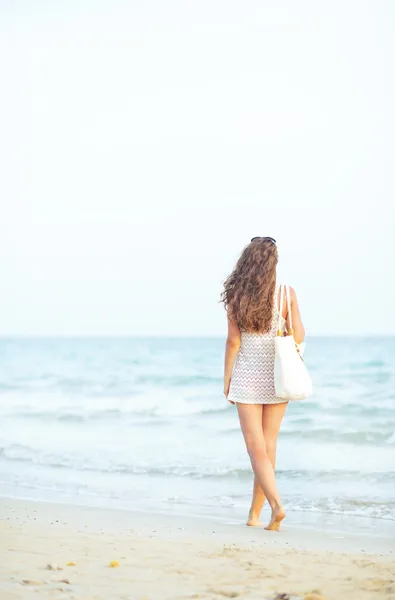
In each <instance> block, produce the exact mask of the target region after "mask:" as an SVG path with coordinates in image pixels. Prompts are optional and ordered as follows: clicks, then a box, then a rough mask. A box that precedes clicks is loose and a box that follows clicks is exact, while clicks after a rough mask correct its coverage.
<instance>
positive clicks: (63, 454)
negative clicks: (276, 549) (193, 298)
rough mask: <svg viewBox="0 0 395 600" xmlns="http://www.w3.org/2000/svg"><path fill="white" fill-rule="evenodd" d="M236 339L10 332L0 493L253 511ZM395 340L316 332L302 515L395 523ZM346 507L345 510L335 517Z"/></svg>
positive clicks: (297, 479) (289, 455) (294, 474)
mask: <svg viewBox="0 0 395 600" xmlns="http://www.w3.org/2000/svg"><path fill="white" fill-rule="evenodd" d="M223 350H224V340H222V339H219V338H212V339H209V338H191V339H186V338H185V339H173V338H115V339H112V338H85V339H16V338H15V339H1V340H0V493H1V494H2V495H4V496H8V497H16V498H32V499H36V500H51V501H58V502H72V503H80V504H81V503H82V504H90V505H97V506H105V507H114V508H130V509H137V510H152V511H159V512H173V513H174V512H175V513H182V514H194V515H200V516H208V515H210V516H214V517H216V518H221V519H225V520H230V521H232V520H236V521H237V520H240V519H244V518H245V516H246V514H247V511H248V507H249V500H250V494H251V488H252V473H251V468H250V464H249V460H248V456H247V454H246V451H245V447H244V442H243V439H242V435H241V433H240V429H239V424H238V418H237V411H236V409H235V407H233V406H231V405H230V404H229V403H228V402H227V401H226V399H225V398H224V396H223V394H222V371H223ZM394 357H395V338H390V337H388V338H366V339H365V338H311V339H309V340H308V341H307V349H306V357H305V358H306V363H307V365H308V368H309V370H310V372H311V374H312V377H313V381H314V388H315V389H314V395H313V396H312V397H311V398H310V399H309V400H306V401H303V402H294V403H291V404H290V405H289V406H288V409H287V412H286V415H285V418H284V422H283V425H282V428H281V433H280V437H279V443H278V459H277V478H278V487H279V490H280V493H281V496H282V499H283V502H284V505H285V507H286V509H287V511H288V513H289V515H290V517H291V519H290V522H292V520H293V522H299V523H313V524H314V523H315V524H317V523H324V522H325V523H327V524H331V523H339V518H340V519H342V520H343V521H348V520H349V518H353V519H354V523H357V526H358V523H359V524H360V525H361V528H365V529H371V530H375V529H379V530H381V531H386V532H395V358H394ZM336 519H337V520H336Z"/></svg>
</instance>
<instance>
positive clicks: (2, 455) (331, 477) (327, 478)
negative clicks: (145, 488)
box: [0, 444, 395, 484]
mask: <svg viewBox="0 0 395 600" xmlns="http://www.w3.org/2000/svg"><path fill="white" fill-rule="evenodd" d="M0 460H6V461H11V462H19V463H30V464H34V465H37V466H45V467H52V468H56V469H71V470H73V471H90V472H96V473H119V474H125V475H148V476H166V477H169V476H172V477H181V478H187V479H188V478H189V479H216V480H221V479H236V480H240V481H250V480H251V477H252V472H251V469H250V468H249V467H245V468H244V467H237V468H235V467H232V466H222V467H220V466H215V465H213V466H207V465H205V464H199V465H180V464H167V465H159V466H152V465H150V464H149V465H148V464H143V463H141V464H128V463H121V462H117V461H116V460H115V459H114V458H113V459H111V458H108V457H106V456H102V457H100V458H96V460H92V459H89V458H88V457H85V458H82V457H81V456H80V455H73V454H55V453H47V452H43V451H41V450H37V449H35V448H32V447H30V446H26V445H23V444H11V445H9V446H8V447H0ZM276 475H277V477H278V478H279V479H281V478H286V479H288V480H289V479H295V480H297V479H303V480H305V481H319V482H320V483H325V482H328V483H330V482H339V481H340V480H343V481H346V480H347V481H348V480H350V479H354V478H355V477H360V471H359V470H358V471H351V470H340V469H338V470H331V471H325V470H318V471H314V470H308V469H300V470H295V469H289V470H287V469H278V470H277V472H276ZM364 480H365V481H367V482H371V483H372V484H374V483H377V482H388V481H395V472H393V471H391V472H369V473H364Z"/></svg>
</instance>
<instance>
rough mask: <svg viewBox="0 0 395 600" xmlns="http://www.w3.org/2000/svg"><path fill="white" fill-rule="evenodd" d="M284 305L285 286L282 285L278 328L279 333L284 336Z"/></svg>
mask: <svg viewBox="0 0 395 600" xmlns="http://www.w3.org/2000/svg"><path fill="white" fill-rule="evenodd" d="M276 302H277V297H276ZM283 306H284V286H283V285H280V310H279V313H278V329H277V335H278V336H280V337H282V336H283V332H282V330H281V317H282V316H283Z"/></svg>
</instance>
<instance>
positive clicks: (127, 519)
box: [0, 498, 395, 600]
mask: <svg viewBox="0 0 395 600" xmlns="http://www.w3.org/2000/svg"><path fill="white" fill-rule="evenodd" d="M0 514H1V521H0V527H1V535H0V539H1V543H0V564H1V569H0V573H1V583H0V590H1V595H0V597H1V599H2V600H3V599H4V600H23V599H24V598H30V597H31V590H32V589H34V590H35V591H36V593H37V594H38V596H39V597H40V596H41V597H42V598H53V597H58V596H56V595H54V594H55V592H54V590H55V589H56V586H58V588H59V589H60V588H62V589H63V590H64V594H63V595H64V597H70V598H75V599H78V600H79V599H81V600H86V599H88V598H89V599H91V600H96V599H98V600H101V599H103V600H104V599H106V600H107V599H109V598H111V599H114V600H115V599H118V598H119V599H122V600H123V599H127V598H130V599H132V598H133V599H139V598H146V599H151V600H152V599H156V598H158V599H159V598H161V599H166V598H169V599H171V598H192V597H195V598H199V597H200V598H221V597H222V598H224V597H240V598H260V600H264V599H266V598H268V599H271V598H274V597H275V594H276V593H286V594H293V595H294V596H295V597H296V598H305V597H306V595H307V594H308V593H309V592H312V591H313V590H320V592H321V594H322V596H323V597H324V598H325V599H327V600H330V599H331V598H333V600H335V599H337V600H338V599H339V598H347V600H350V599H352V600H353V599H355V600H370V599H374V598H383V599H385V600H387V599H388V600H389V599H393V598H394V597H395V576H394V571H393V553H394V544H393V541H392V539H390V538H388V537H379V536H369V535H365V534H360V533H359V534H351V533H350V534H347V535H339V534H338V533H336V532H333V533H332V534H328V532H318V531H313V530H309V529H303V528H299V527H291V526H287V524H286V523H285V524H284V527H283V531H282V532H280V533H275V532H266V531H265V530H263V529H262V528H248V527H245V526H244V524H243V523H226V522H220V521H218V520H214V519H209V518H197V517H190V518H186V517H185V516H178V515H164V514H152V513H148V512H143V511H141V512H140V511H127V510H109V509H102V508H92V507H83V506H76V505H67V504H53V503H52V504H50V503H44V502H34V501H20V500H14V499H6V498H2V499H0ZM112 561H117V562H118V563H119V565H120V566H119V568H116V569H111V568H110V567H109V566H108V565H109V564H110V563H111V562H112ZM69 562H75V563H77V564H76V566H74V567H67V566H66V565H67V563H69ZM48 563H50V564H56V565H59V566H60V567H62V569H63V570H62V571H59V572H54V573H52V572H50V571H47V570H46V568H45V567H46V565H47V564H48ZM62 579H64V580H67V581H69V582H70V583H62V582H61V580H62ZM23 581H25V582H26V581H27V582H30V583H23ZM54 586H55V587H54ZM62 593H63V592H62ZM58 594H61V592H58ZM59 597H63V596H62V595H60V596H59Z"/></svg>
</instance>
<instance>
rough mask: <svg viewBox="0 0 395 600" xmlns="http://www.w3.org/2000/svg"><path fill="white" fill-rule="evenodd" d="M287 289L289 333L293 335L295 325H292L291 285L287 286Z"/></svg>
mask: <svg viewBox="0 0 395 600" xmlns="http://www.w3.org/2000/svg"><path fill="white" fill-rule="evenodd" d="M285 288H286V290H287V310H288V319H289V335H293V332H294V330H293V327H292V307H291V289H290V287H289V285H286V286H285Z"/></svg>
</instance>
